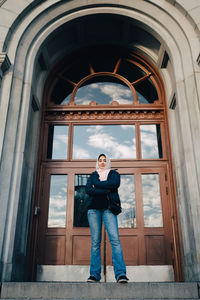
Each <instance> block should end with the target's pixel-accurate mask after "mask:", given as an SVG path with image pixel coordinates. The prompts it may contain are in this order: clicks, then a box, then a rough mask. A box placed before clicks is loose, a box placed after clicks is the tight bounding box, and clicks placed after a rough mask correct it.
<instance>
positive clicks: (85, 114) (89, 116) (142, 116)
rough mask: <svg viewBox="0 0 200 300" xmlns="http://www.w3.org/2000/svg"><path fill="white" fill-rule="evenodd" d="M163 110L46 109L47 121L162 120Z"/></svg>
mask: <svg viewBox="0 0 200 300" xmlns="http://www.w3.org/2000/svg"><path fill="white" fill-rule="evenodd" d="M163 118H164V111H163V110H144V111H141V110H133V111H131V110H127V111H123V110H122V111H120V110H117V111H116V110H109V111H99V110H96V111H46V113H45V120H46V121H55V120H57V121H59V120H60V121H77V120H81V121H83V120H161V119H163Z"/></svg>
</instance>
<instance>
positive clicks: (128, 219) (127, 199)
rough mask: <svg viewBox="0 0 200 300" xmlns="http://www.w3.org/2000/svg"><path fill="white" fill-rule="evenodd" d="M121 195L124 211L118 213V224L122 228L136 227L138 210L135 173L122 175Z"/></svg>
mask: <svg viewBox="0 0 200 300" xmlns="http://www.w3.org/2000/svg"><path fill="white" fill-rule="evenodd" d="M119 196H120V199H121V205H122V213H121V214H119V215H118V225H119V227H120V228H125V227H128V228H135V227H136V212H135V186H134V176H133V175H121V184H120V187H119Z"/></svg>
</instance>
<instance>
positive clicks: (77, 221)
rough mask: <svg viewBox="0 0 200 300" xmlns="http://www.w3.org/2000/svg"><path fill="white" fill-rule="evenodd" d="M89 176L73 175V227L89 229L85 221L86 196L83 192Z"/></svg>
mask: <svg viewBox="0 0 200 300" xmlns="http://www.w3.org/2000/svg"><path fill="white" fill-rule="evenodd" d="M89 176H90V175H86V174H78V175H75V191H74V227H89V225H88V219H87V207H86V202H87V199H88V197H89V196H88V194H86V192H85V186H86V183H87V179H88V177H89Z"/></svg>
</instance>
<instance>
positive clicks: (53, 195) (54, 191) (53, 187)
mask: <svg viewBox="0 0 200 300" xmlns="http://www.w3.org/2000/svg"><path fill="white" fill-rule="evenodd" d="M66 205H67V175H51V182H50V197H49V214H48V227H49V228H50V227H65V222H66Z"/></svg>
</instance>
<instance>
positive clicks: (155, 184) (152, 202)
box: [142, 174, 163, 227]
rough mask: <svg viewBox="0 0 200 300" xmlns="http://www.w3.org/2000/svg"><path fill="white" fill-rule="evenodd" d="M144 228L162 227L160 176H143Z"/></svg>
mask: <svg viewBox="0 0 200 300" xmlns="http://www.w3.org/2000/svg"><path fill="white" fill-rule="evenodd" d="M142 193H143V206H144V226H145V227H162V226H163V219H162V207H161V198H160V183H159V174H142Z"/></svg>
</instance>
